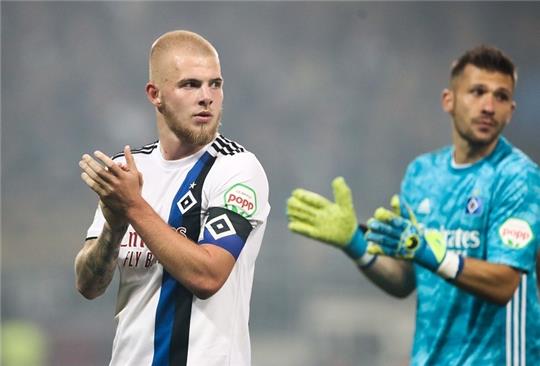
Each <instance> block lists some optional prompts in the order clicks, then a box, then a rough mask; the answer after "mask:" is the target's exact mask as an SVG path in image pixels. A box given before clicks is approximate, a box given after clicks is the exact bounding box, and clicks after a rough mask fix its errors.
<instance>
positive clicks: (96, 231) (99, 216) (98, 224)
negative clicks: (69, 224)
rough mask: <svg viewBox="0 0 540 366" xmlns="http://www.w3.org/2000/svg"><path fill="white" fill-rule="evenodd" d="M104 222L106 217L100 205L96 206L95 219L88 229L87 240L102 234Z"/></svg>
mask: <svg viewBox="0 0 540 366" xmlns="http://www.w3.org/2000/svg"><path fill="white" fill-rule="evenodd" d="M103 224H105V217H103V213H102V212H101V207H99V205H98V207H97V208H96V213H95V214H94V221H93V222H92V225H90V227H89V228H88V230H87V231H86V240H88V239H93V238H97V237H98V236H99V235H101V231H103Z"/></svg>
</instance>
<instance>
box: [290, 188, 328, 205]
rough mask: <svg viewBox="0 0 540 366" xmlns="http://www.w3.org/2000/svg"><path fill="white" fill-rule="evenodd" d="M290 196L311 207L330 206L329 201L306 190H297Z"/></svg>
mask: <svg viewBox="0 0 540 366" xmlns="http://www.w3.org/2000/svg"><path fill="white" fill-rule="evenodd" d="M292 196H293V197H294V198H296V199H298V200H300V201H302V202H304V203H306V204H308V205H310V206H312V207H316V208H324V207H327V206H329V205H331V204H332V202H330V201H329V200H327V199H326V198H324V197H323V196H321V195H320V194H318V193H315V192H311V191H308V190H306V189H302V188H297V189H295V190H294V191H293V192H292Z"/></svg>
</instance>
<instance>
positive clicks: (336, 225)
mask: <svg viewBox="0 0 540 366" xmlns="http://www.w3.org/2000/svg"><path fill="white" fill-rule="evenodd" d="M332 188H333V190H334V199H335V201H336V202H335V203H334V202H331V201H329V200H327V199H326V198H324V197H323V196H321V195H319V194H317V193H314V192H310V191H307V190H305V189H300V188H299V189H295V190H294V191H293V192H292V195H291V197H289V199H288V200H287V216H288V217H289V230H291V231H292V232H295V233H298V234H301V235H304V236H307V237H309V238H312V239H316V240H319V241H322V242H324V243H327V244H330V245H333V246H335V247H338V248H340V249H342V250H343V251H345V253H347V255H348V256H349V257H351V258H352V259H353V260H354V261H355V262H357V263H358V264H359V265H360V266H362V267H366V266H368V265H369V264H371V263H372V262H373V260H374V256H373V255H370V254H367V253H366V248H367V243H366V241H365V240H364V233H363V232H362V230H361V229H360V228H359V227H358V221H357V219H356V213H355V212H354V207H353V203H352V194H351V190H350V188H349V187H348V186H347V183H345V179H343V178H342V177H337V178H335V179H334V180H333V181H332Z"/></svg>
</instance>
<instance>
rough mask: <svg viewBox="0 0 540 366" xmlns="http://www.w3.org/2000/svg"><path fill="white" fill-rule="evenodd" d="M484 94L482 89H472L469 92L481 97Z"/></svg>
mask: <svg viewBox="0 0 540 366" xmlns="http://www.w3.org/2000/svg"><path fill="white" fill-rule="evenodd" d="M484 93H485V91H484V89H482V88H474V89H472V90H471V94H472V95H476V96H481V95H483V94H484Z"/></svg>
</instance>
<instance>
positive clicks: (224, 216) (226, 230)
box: [200, 207, 253, 259]
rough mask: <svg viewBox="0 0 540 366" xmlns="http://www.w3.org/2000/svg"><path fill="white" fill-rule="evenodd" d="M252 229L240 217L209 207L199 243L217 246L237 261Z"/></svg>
mask: <svg viewBox="0 0 540 366" xmlns="http://www.w3.org/2000/svg"><path fill="white" fill-rule="evenodd" d="M252 229H253V227H252V226H251V224H250V222H249V221H248V220H247V219H245V218H244V217H243V216H242V215H240V214H238V213H236V212H233V211H231V210H228V209H226V208H223V207H210V208H209V209H208V219H207V220H206V224H205V225H204V234H203V239H202V240H201V241H200V243H208V244H214V245H217V246H219V247H221V248H223V249H225V250H227V251H228V252H229V253H231V254H232V256H233V257H234V258H235V259H237V258H238V256H239V255H240V253H241V251H242V248H244V245H245V244H246V240H247V238H248V236H249V234H250V233H251V230H252Z"/></svg>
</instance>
